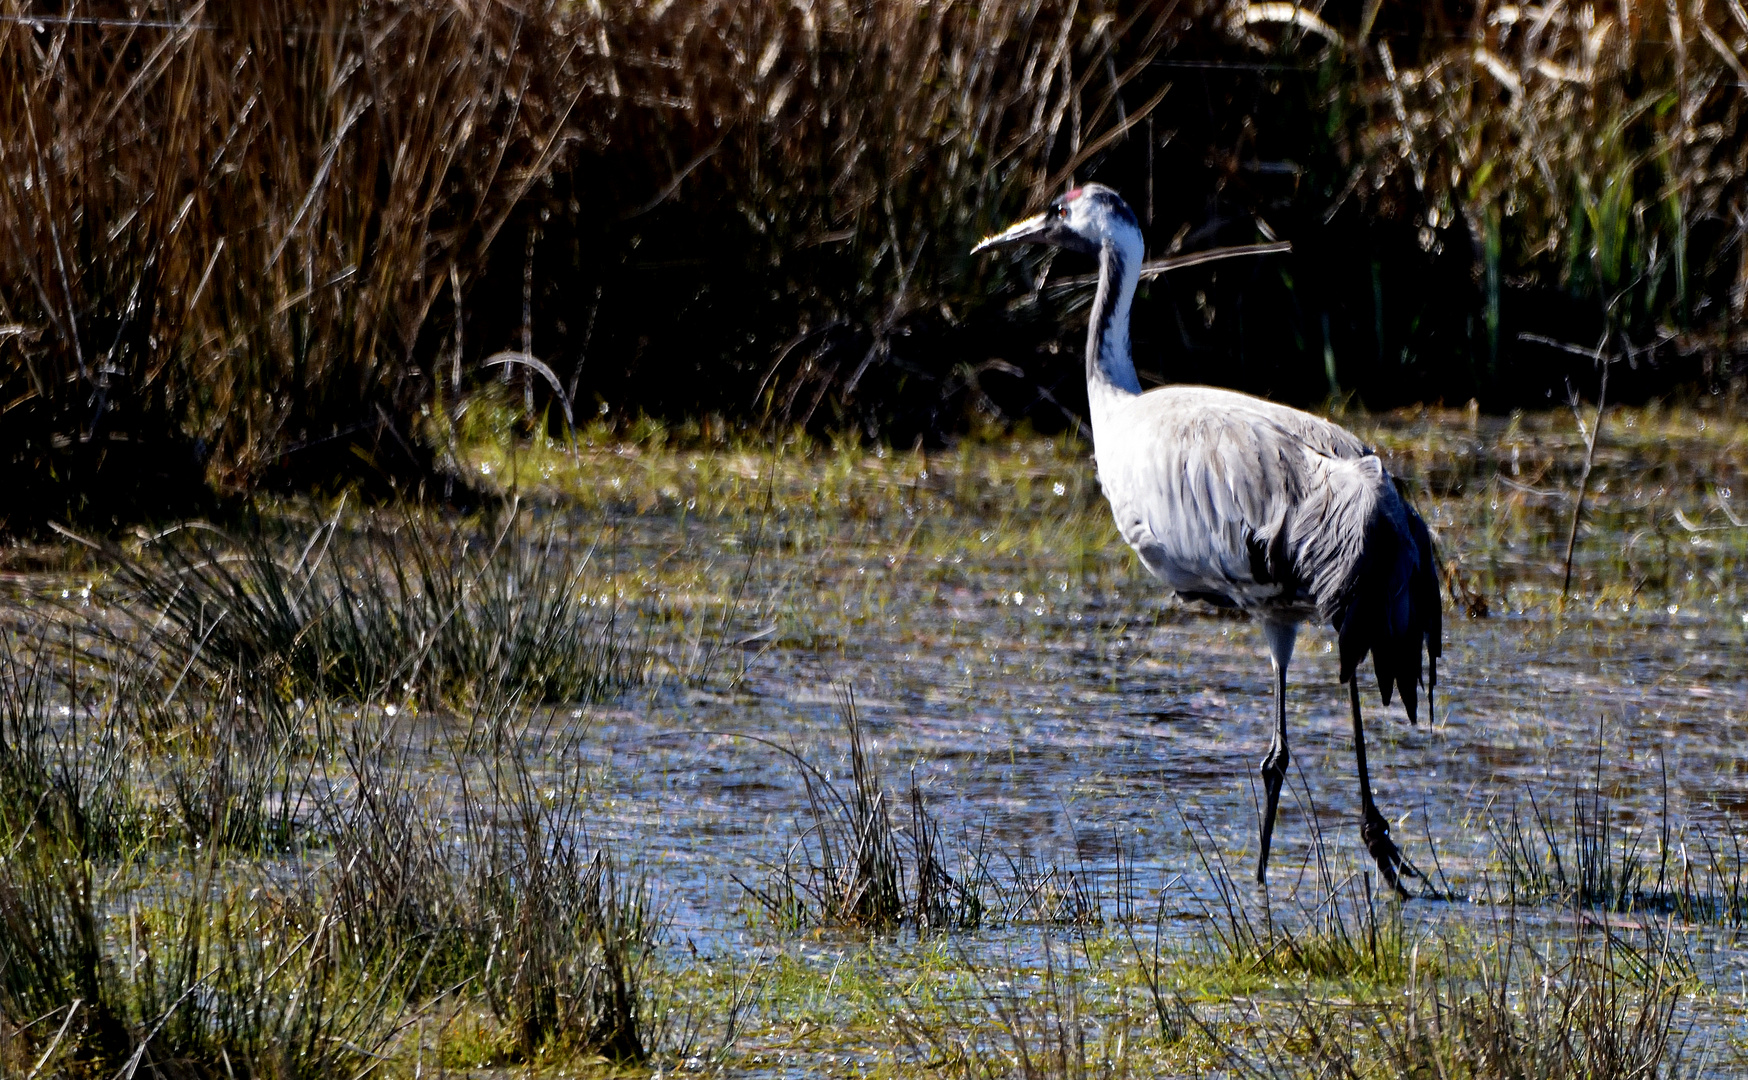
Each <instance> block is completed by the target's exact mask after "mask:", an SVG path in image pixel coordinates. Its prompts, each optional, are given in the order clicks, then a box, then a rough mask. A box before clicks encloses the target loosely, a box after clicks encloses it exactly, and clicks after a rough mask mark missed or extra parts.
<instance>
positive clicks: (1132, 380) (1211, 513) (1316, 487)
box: [972, 184, 1440, 896]
mask: <svg viewBox="0 0 1748 1080" xmlns="http://www.w3.org/2000/svg"><path fill="white" fill-rule="evenodd" d="M1022 242H1036V243H1043V244H1050V245H1053V246H1055V247H1059V248H1066V249H1068V250H1070V251H1076V252H1080V253H1082V254H1087V255H1093V256H1096V257H1097V258H1098V261H1099V283H1098V292H1097V294H1096V296H1095V298H1094V300H1093V306H1092V316H1091V323H1090V325H1089V326H1088V328H1087V337H1086V390H1087V403H1088V407H1089V409H1090V411H1091V418H1092V434H1093V455H1094V458H1095V460H1096V461H1097V464H1098V474H1099V484H1100V486H1101V487H1103V489H1104V492H1105V496H1106V498H1108V499H1109V500H1110V504H1111V513H1112V515H1113V516H1114V517H1115V518H1116V522H1117V528H1118V529H1119V530H1120V531H1121V532H1122V534H1123V539H1124V540H1126V541H1128V543H1129V546H1130V547H1132V548H1134V549H1135V553H1136V554H1137V555H1139V556H1140V557H1141V561H1142V563H1143V564H1145V565H1146V567H1147V569H1148V570H1149V571H1150V572H1152V574H1153V576H1154V577H1156V578H1158V579H1159V580H1160V581H1162V582H1164V583H1165V584H1166V586H1167V587H1169V588H1171V589H1173V590H1175V591H1176V592H1177V593H1178V595H1179V596H1182V597H1184V598H1186V599H1189V600H1200V601H1206V602H1208V603H1211V604H1214V605H1216V606H1219V607H1225V608H1237V609H1239V610H1240V611H1243V612H1245V613H1246V614H1248V615H1250V616H1252V617H1253V618H1256V619H1259V620H1261V622H1262V629H1263V636H1264V637H1265V638H1267V640H1268V646H1269V656H1270V658H1271V660H1272V661H1273V665H1274V675H1275V687H1274V689H1275V730H1274V738H1273V740H1272V741H1271V743H1270V745H1269V750H1268V756H1267V757H1265V758H1264V759H1263V762H1262V778H1263V787H1264V792H1265V794H1266V802H1265V803H1264V806H1263V816H1262V828H1261V834H1262V835H1261V852H1260V854H1259V856H1258V859H1257V866H1256V880H1257V881H1258V882H1259V883H1265V882H1266V881H1267V877H1268V862H1269V840H1270V837H1271V835H1272V834H1273V832H1274V826H1275V811H1276V809H1277V808H1278V807H1279V805H1280V797H1281V784H1282V782H1283V781H1284V780H1285V779H1286V775H1287V761H1288V753H1287V666H1288V664H1290V663H1291V662H1292V659H1293V641H1294V638H1295V637H1296V635H1297V633H1298V629H1299V624H1300V623H1301V622H1304V621H1305V620H1306V619H1311V618H1320V619H1323V620H1324V621H1327V622H1328V623H1329V624H1330V625H1331V626H1332V627H1334V628H1335V631H1336V634H1337V636H1338V640H1339V642H1340V647H1341V681H1342V682H1344V683H1346V684H1347V686H1348V700H1349V701H1350V702H1351V704H1352V707H1353V738H1354V758H1355V760H1356V762H1357V764H1358V766H1359V781H1360V808H1361V812H1362V814H1363V824H1362V825H1361V828H1360V836H1361V839H1362V840H1363V841H1364V842H1365V845H1366V850H1367V851H1368V852H1370V854H1371V856H1372V858H1373V859H1374V860H1376V861H1377V864H1378V869H1379V871H1380V872H1381V873H1382V874H1383V877H1384V880H1385V881H1386V882H1388V883H1389V885H1390V886H1391V887H1392V888H1394V889H1396V890H1397V892H1399V893H1400V894H1401V895H1403V896H1407V895H1408V893H1407V890H1406V889H1404V888H1403V887H1402V884H1401V882H1400V881H1399V880H1398V876H1399V875H1404V876H1408V877H1419V876H1420V873H1419V871H1417V870H1416V869H1415V868H1414V866H1413V864H1411V863H1409V862H1408V861H1407V860H1406V859H1405V858H1403V856H1402V852H1401V851H1400V850H1399V849H1398V848H1397V847H1396V844H1395V842H1394V841H1393V840H1391V839H1390V829H1389V823H1388V822H1386V821H1385V820H1384V816H1383V815H1382V814H1380V813H1379V812H1378V807H1377V805H1376V804H1375V803H1374V802H1373V801H1372V785H1371V780H1370V778H1369V777H1368V775H1367V772H1366V736H1365V730H1364V728H1363V727H1362V725H1361V722H1360V689H1359V680H1358V678H1357V674H1356V669H1357V667H1358V666H1359V663H1360V661H1361V660H1363V659H1364V658H1365V656H1366V654H1367V653H1368V652H1369V653H1370V654H1371V656H1372V665H1373V667H1374V669H1375V670H1376V672H1377V676H1378V690H1379V693H1380V694H1381V696H1382V698H1383V702H1384V704H1385V705H1388V704H1389V703H1390V694H1391V690H1392V688H1395V689H1396V690H1397V691H1399V692H1400V693H1401V696H1402V705H1403V708H1404V709H1405V710H1406V712H1407V714H1408V719H1409V722H1410V723H1412V722H1414V721H1415V718H1416V717H1415V697H1416V687H1417V684H1418V683H1419V681H1420V661H1421V652H1422V650H1423V649H1424V650H1425V653H1426V657H1427V659H1428V661H1429V666H1428V670H1427V677H1426V689H1427V694H1428V697H1429V700H1430V696H1431V693H1432V689H1433V686H1434V685H1435V684H1436V682H1437V679H1438V657H1439V652H1440V628H1439V581H1438V568H1437V562H1436V559H1435V553H1434V549H1433V543H1432V537H1431V536H1430V535H1429V534H1428V533H1427V529H1426V523H1425V522H1423V521H1422V520H1421V519H1420V515H1419V514H1417V513H1415V511H1414V508H1413V507H1412V506H1410V505H1409V504H1408V501H1407V500H1406V499H1405V498H1403V497H1402V495H1401V494H1400V493H1399V492H1398V491H1397V489H1396V486H1395V483H1394V481H1393V480H1392V479H1391V477H1390V474H1389V473H1388V472H1386V471H1385V470H1384V465H1383V462H1381V461H1380V460H1379V459H1378V457H1377V455H1375V454H1374V453H1372V451H1371V450H1369V449H1367V448H1366V446H1365V445H1364V444H1363V443H1361V442H1360V441H1359V440H1358V439H1356V438H1355V437H1354V436H1353V435H1351V434H1349V433H1348V432H1346V431H1344V430H1342V429H1341V428H1340V427H1337V426H1336V425H1335V424H1332V423H1330V422H1329V421H1327V420H1324V419H1321V418H1320V417H1316V416H1312V415H1310V414H1309V413H1304V412H1300V411H1299V410H1297V409H1289V408H1287V407H1286V406H1283V405H1277V404H1275V403H1273V402H1270V401H1265V400H1263V399H1261V398H1255V397H1250V396H1248V395H1246V394H1239V393H1234V392H1232V391H1229V390H1217V389H1213V388H1211V387H1206V386H1163V387H1159V388H1157V389H1154V390H1150V391H1147V392H1146V393H1143V392H1142V390H1141V383H1140V381H1139V380H1138V379H1137V378H1136V377H1135V364H1134V361H1133V360H1132V359H1131V358H1130V355H1129V307H1130V302H1131V300H1132V299H1133V298H1134V295H1135V284H1136V282H1137V280H1139V276H1140V271H1141V261H1142V244H1141V228H1140V226H1139V225H1138V224H1137V223H1136V220H1135V214H1134V212H1133V211H1132V210H1130V209H1129V206H1128V204H1127V203H1125V202H1124V201H1123V199H1122V198H1121V197H1120V196H1119V195H1118V194H1117V193H1116V192H1115V191H1113V190H1111V189H1110V188H1108V187H1105V186H1103V185H1102V184H1087V185H1085V186H1083V187H1078V188H1075V189H1073V190H1071V191H1069V192H1067V193H1066V194H1064V195H1062V196H1061V197H1060V198H1058V199H1056V200H1055V201H1053V202H1052V203H1051V204H1050V206H1049V208H1048V209H1046V210H1045V211H1044V212H1043V213H1042V214H1038V215H1035V216H1033V217H1029V218H1027V219H1025V220H1024V221H1020V222H1018V223H1016V224H1014V225H1013V226H1011V227H1010V228H1008V229H1006V230H1004V231H1002V232H1000V233H997V234H995V235H994V236H990V237H987V238H985V239H984V240H983V241H981V242H980V243H979V244H978V245H977V246H976V247H974V248H972V253H973V254H976V253H977V252H980V251H984V250H985V249H988V248H992V247H997V246H1002V245H1007V244H1018V243H1022ZM1429 709H1430V704H1429Z"/></svg>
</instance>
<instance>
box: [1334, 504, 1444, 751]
mask: <svg viewBox="0 0 1748 1080" xmlns="http://www.w3.org/2000/svg"><path fill="white" fill-rule="evenodd" d="M1386 483H1388V481H1386ZM1381 494H1382V497H1381V498H1379V500H1378V507H1377V510H1376V512H1375V513H1374V515H1373V517H1372V520H1371V522H1370V524H1369V526H1368V528H1367V530H1366V542H1365V549H1364V553H1363V555H1362V556H1361V559H1360V562H1359V565H1358V566H1357V567H1356V568H1355V571H1356V572H1355V573H1354V575H1353V578H1352V579H1351V580H1350V582H1349V584H1348V588H1346V589H1344V590H1343V596H1342V600H1343V603H1342V604H1341V605H1340V607H1339V609H1338V611H1337V612H1336V617H1335V618H1334V619H1332V620H1331V621H1332V622H1333V623H1334V624H1335V629H1336V631H1337V634H1338V635H1339V638H1340V643H1341V681H1342V682H1346V681H1347V680H1349V679H1351V678H1354V677H1355V673H1356V672H1357V670H1358V668H1359V664H1360V661H1361V660H1364V659H1365V657H1366V654H1367V653H1370V654H1371V656H1372V667H1373V669H1374V670H1375V671H1376V672H1377V675H1378V694H1379V696H1380V697H1381V698H1382V699H1383V702H1384V704H1385V705H1388V704H1390V697H1391V692H1392V690H1398V691H1400V692H1401V694H1402V707H1403V709H1404V711H1406V712H1407V714H1408V720H1409V722H1410V723H1413V722H1415V721H1416V720H1418V719H1419V716H1418V712H1419V704H1420V702H1419V685H1420V661H1421V650H1422V649H1424V650H1425V652H1426V658H1427V660H1428V662H1429V664H1428V670H1427V678H1426V688H1427V692H1428V694H1429V695H1430V694H1431V692H1432V689H1433V687H1434V686H1436V685H1437V683H1438V658H1439V655H1440V653H1441V651H1442V646H1443V631H1442V628H1441V626H1442V623H1441V620H1442V616H1441V614H1440V611H1439V583H1438V558H1437V552H1436V551H1435V549H1434V547H1433V543H1432V536H1431V534H1430V533H1429V532H1428V531H1427V528H1426V523H1425V522H1424V521H1422V520H1421V519H1420V515H1419V514H1417V513H1415V512H1414V508H1413V507H1412V506H1409V505H1408V503H1407V501H1406V500H1404V499H1402V498H1400V497H1399V496H1398V495H1397V493H1396V492H1395V491H1394V490H1393V489H1389V490H1386V491H1385V492H1384V493H1381Z"/></svg>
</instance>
